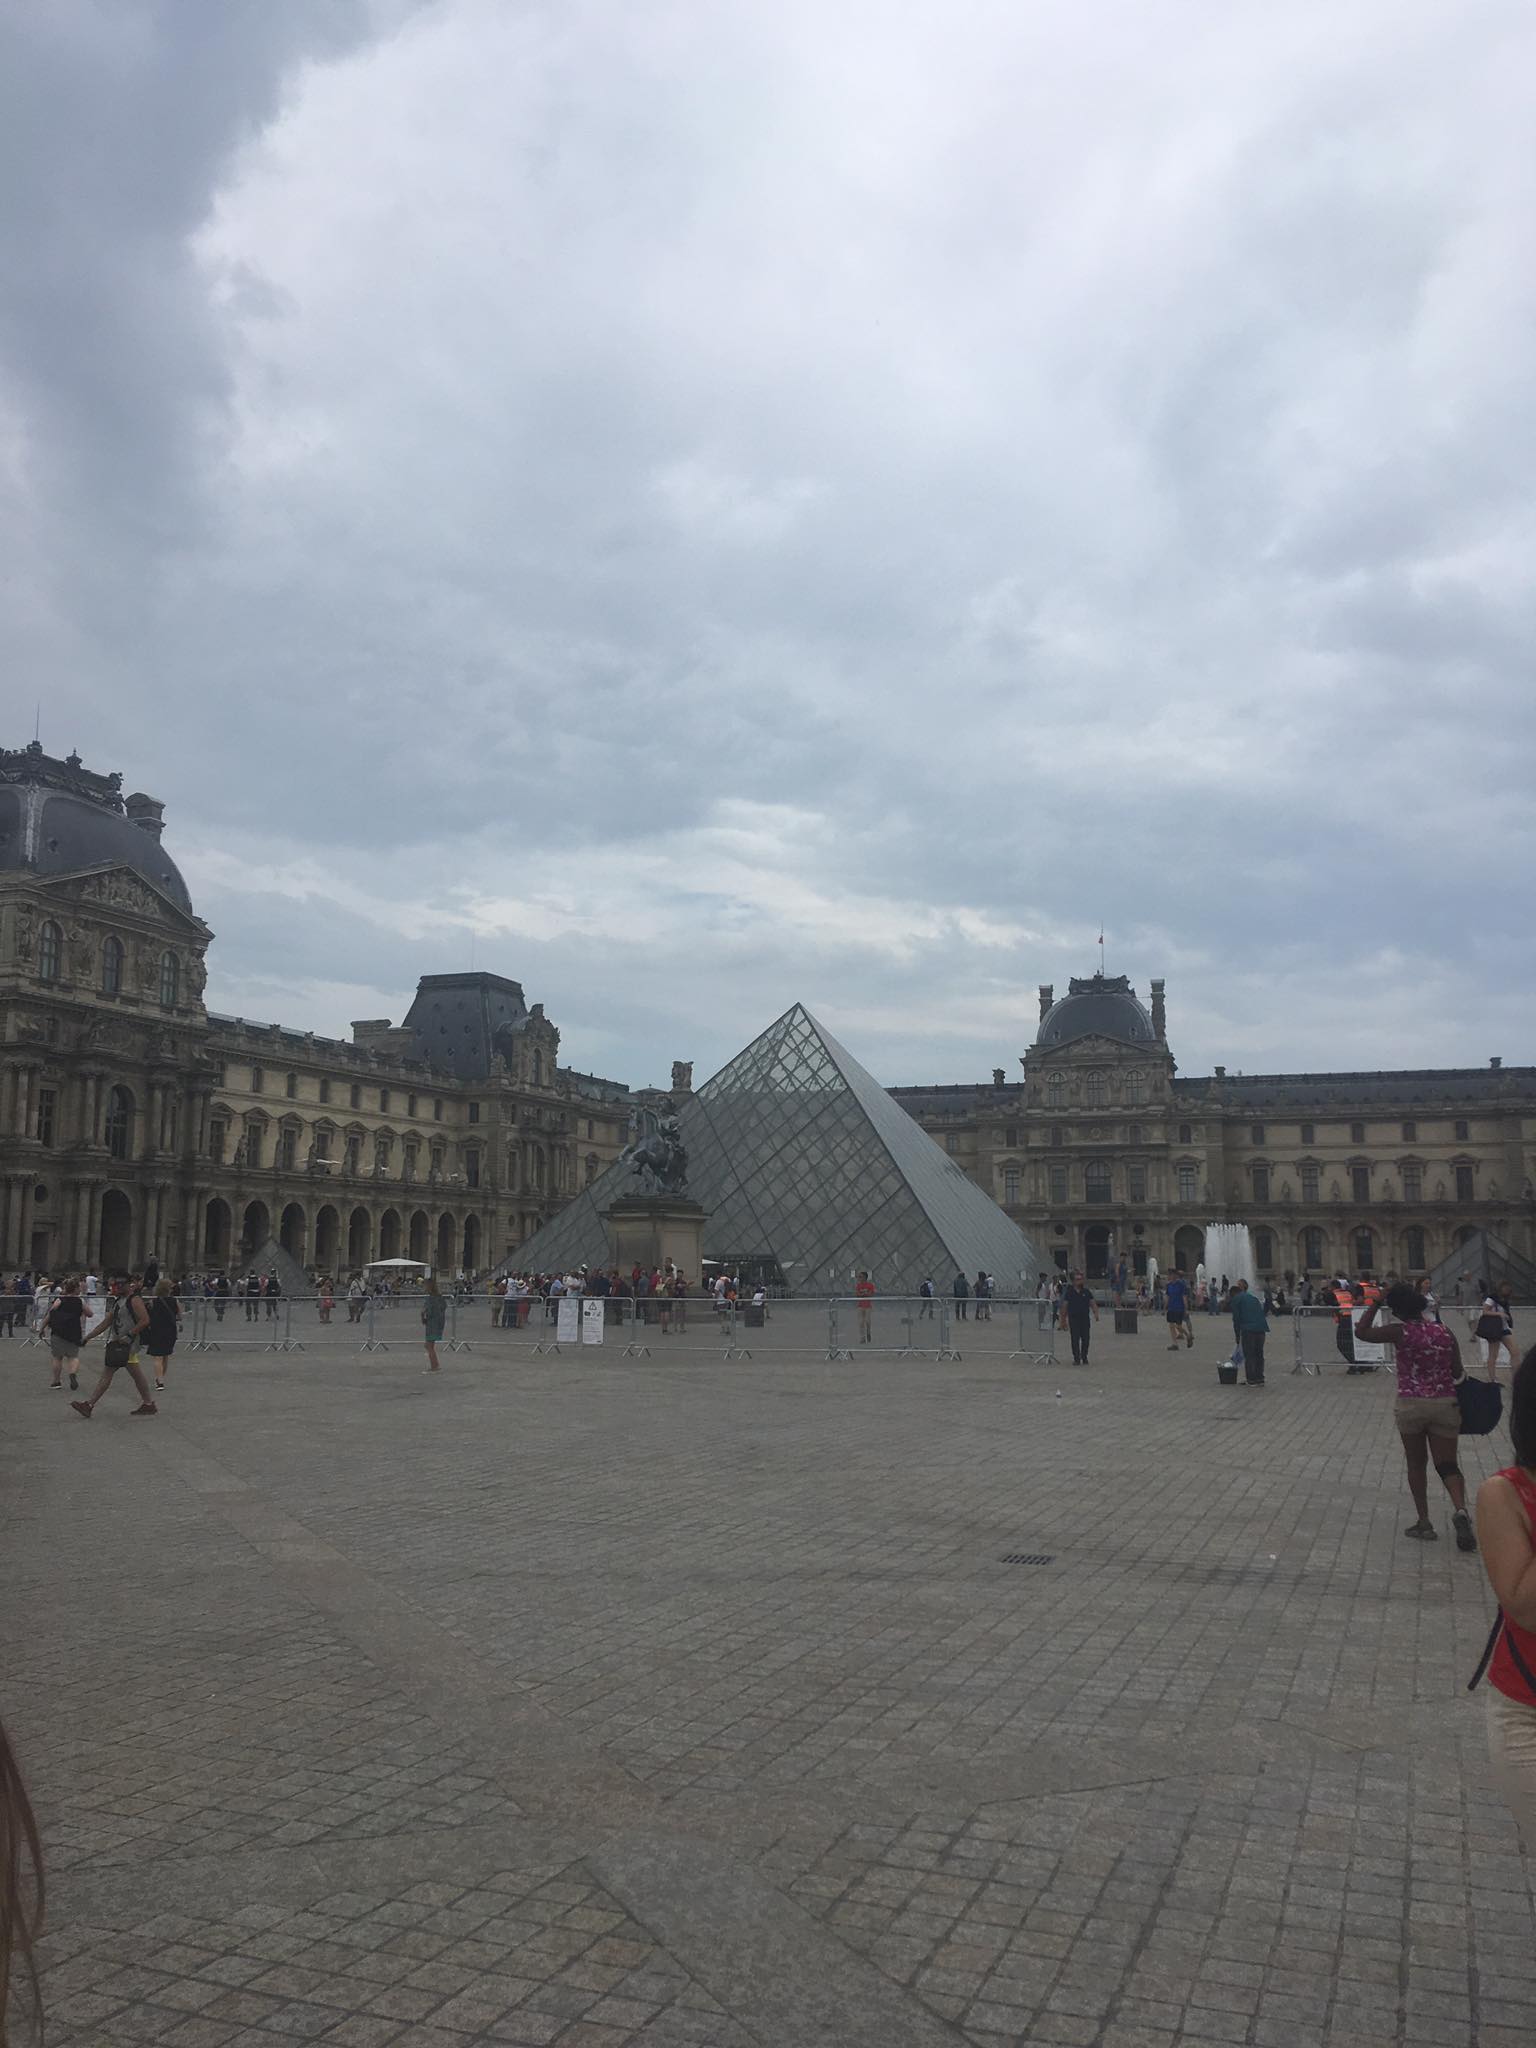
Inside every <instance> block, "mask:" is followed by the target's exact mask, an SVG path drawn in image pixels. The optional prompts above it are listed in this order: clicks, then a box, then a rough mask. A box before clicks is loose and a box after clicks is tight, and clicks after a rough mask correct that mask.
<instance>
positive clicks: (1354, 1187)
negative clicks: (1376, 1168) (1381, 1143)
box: [1349, 1166, 1371, 1202]
mask: <svg viewBox="0 0 1536 2048" xmlns="http://www.w3.org/2000/svg"><path fill="white" fill-rule="evenodd" d="M1349 1185H1350V1190H1351V1192H1352V1194H1353V1196H1354V1199H1355V1200H1356V1201H1357V1202H1368V1201H1369V1200H1370V1199H1371V1169H1370V1168H1369V1167H1368V1166H1352V1167H1351V1168H1350V1169H1349Z"/></svg>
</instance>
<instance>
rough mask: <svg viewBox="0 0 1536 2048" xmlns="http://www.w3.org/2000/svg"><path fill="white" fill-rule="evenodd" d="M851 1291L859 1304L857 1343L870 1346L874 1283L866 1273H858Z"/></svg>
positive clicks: (871, 1340)
mask: <svg viewBox="0 0 1536 2048" xmlns="http://www.w3.org/2000/svg"><path fill="white" fill-rule="evenodd" d="M853 1291H854V1293H855V1295H857V1297H858V1303H859V1342H860V1343H861V1344H872V1343H873V1342H874V1338H873V1337H872V1335H871V1334H870V1320H871V1307H872V1304H873V1302H874V1299H875V1283H874V1281H873V1280H871V1279H870V1277H869V1275H868V1274H867V1273H860V1275H859V1277H858V1279H857V1280H856V1281H855V1283H854V1289H853Z"/></svg>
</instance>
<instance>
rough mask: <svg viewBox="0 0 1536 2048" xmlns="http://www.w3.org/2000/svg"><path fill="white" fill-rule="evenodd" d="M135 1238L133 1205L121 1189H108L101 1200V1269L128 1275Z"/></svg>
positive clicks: (105, 1271) (106, 1271)
mask: <svg viewBox="0 0 1536 2048" xmlns="http://www.w3.org/2000/svg"><path fill="white" fill-rule="evenodd" d="M132 1236H133V1204H132V1202H130V1201H129V1199H128V1197H127V1196H126V1195H125V1194H124V1193H123V1191H122V1189H121V1188H108V1189H107V1190H106V1191H105V1193H104V1194H103V1195H102V1198H101V1269H102V1271H103V1272H104V1273H126V1272H127V1270H128V1255H129V1244H130V1241H131V1239H132Z"/></svg>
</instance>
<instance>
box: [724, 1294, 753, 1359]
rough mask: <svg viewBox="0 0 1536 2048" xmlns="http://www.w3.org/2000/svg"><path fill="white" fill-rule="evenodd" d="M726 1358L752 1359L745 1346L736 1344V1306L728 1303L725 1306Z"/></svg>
mask: <svg viewBox="0 0 1536 2048" xmlns="http://www.w3.org/2000/svg"><path fill="white" fill-rule="evenodd" d="M725 1356H726V1357H727V1358H728V1359H729V1358H750V1357H751V1356H752V1354H751V1352H750V1351H749V1350H748V1349H747V1347H746V1345H745V1344H738V1343H737V1342H736V1304H735V1302H734V1301H728V1302H727V1303H726V1305H725Z"/></svg>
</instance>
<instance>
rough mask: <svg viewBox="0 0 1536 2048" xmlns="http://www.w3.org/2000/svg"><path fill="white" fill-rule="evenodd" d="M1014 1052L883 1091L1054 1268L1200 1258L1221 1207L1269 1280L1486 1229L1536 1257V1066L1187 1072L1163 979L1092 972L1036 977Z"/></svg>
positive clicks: (1431, 1260) (1401, 1268)
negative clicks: (953, 1079) (966, 1073)
mask: <svg viewBox="0 0 1536 2048" xmlns="http://www.w3.org/2000/svg"><path fill="white" fill-rule="evenodd" d="M1021 1064H1022V1066H1023V1069H1024V1078H1023V1079H1022V1081H1010V1080H1009V1079H1008V1077H1007V1074H1006V1072H1005V1071H1004V1070H1003V1069H1002V1068H997V1069H995V1070H994V1072H993V1076H992V1082H991V1085H990V1086H989V1085H987V1084H985V1083H981V1084H975V1085H973V1084H968V1083H961V1084H959V1085H953V1086H940V1087H933V1088H895V1089H893V1090H892V1091H891V1092H892V1094H893V1095H894V1096H895V1098H896V1100H897V1101H898V1102H900V1103H901V1104H902V1105H903V1107H904V1108H905V1109H906V1110H907V1111H908V1112H909V1113H910V1114H911V1115H912V1116H914V1117H915V1118H916V1119H917V1121H918V1122H919V1123H920V1124H921V1125H922V1126H923V1128H924V1129H925V1130H926V1131H928V1132H929V1133H930V1134H931V1135H932V1136H933V1137H934V1138H936V1139H937V1140H938V1142H939V1143H940V1144H941V1145H943V1146H944V1147H945V1149H946V1150H947V1151H948V1152H949V1153H950V1154H951V1156H952V1157H953V1158H954V1159H955V1160H956V1161H957V1163H958V1164H959V1165H961V1166H962V1167H964V1169H965V1171H966V1172H967V1173H968V1174H970V1176H971V1177H972V1179H973V1180H975V1181H977V1182H978V1183H979V1184H980V1185H981V1186H982V1187H984V1188H985V1189H986V1190H987V1192H988V1193H989V1194H991V1195H992V1196H993V1198H994V1199H995V1200H996V1201H997V1202H999V1203H1000V1204H1001V1205H1002V1207H1003V1208H1004V1209H1006V1210H1007V1212H1008V1214H1009V1215H1010V1216H1011V1217H1013V1218H1014V1220H1015V1221H1016V1222H1017V1223H1018V1224H1019V1225H1020V1227H1021V1228H1022V1229H1023V1230H1024V1231H1025V1232H1026V1234H1027V1235H1028V1236H1029V1237H1030V1238H1032V1239H1033V1241H1034V1243H1035V1245H1036V1247H1037V1249H1038V1250H1039V1252H1040V1256H1041V1258H1042V1260H1043V1261H1045V1262H1047V1263H1049V1262H1051V1261H1053V1260H1054V1262H1055V1263H1056V1264H1057V1265H1059V1266H1061V1267H1064V1268H1077V1267H1079V1266H1081V1267H1083V1268H1084V1269H1085V1270H1086V1271H1087V1272H1088V1273H1089V1274H1090V1275H1095V1276H1096V1275H1099V1274H1102V1273H1103V1272H1104V1271H1105V1268H1106V1265H1107V1263H1108V1261H1109V1259H1110V1258H1111V1257H1112V1256H1113V1255H1117V1254H1119V1253H1121V1252H1123V1253H1124V1254H1125V1255H1126V1258H1127V1260H1128V1262H1129V1264H1130V1266H1131V1269H1132V1270H1133V1271H1135V1272H1138V1273H1140V1272H1144V1271H1145V1270H1146V1267H1147V1263H1148V1260H1149V1259H1155V1260H1156V1262H1157V1264H1158V1266H1159V1268H1160V1269H1161V1270H1163V1271H1167V1270H1168V1269H1169V1268H1170V1267H1172V1266H1175V1265H1182V1266H1184V1267H1186V1268H1188V1269H1191V1270H1192V1269H1193V1267H1194V1265H1195V1264H1196V1263H1197V1261H1198V1260H1199V1258H1200V1255H1201V1251H1202V1249H1203V1244H1204V1226H1205V1225H1206V1224H1207V1223H1221V1222H1232V1223H1246V1224H1248V1225H1249V1227H1250V1229H1251V1230H1252V1232H1253V1242H1254V1251H1255V1259H1256V1263H1257V1265H1258V1267H1259V1270H1260V1272H1261V1273H1262V1274H1264V1275H1266V1276H1271V1277H1279V1276H1282V1275H1284V1274H1287V1273H1289V1274H1292V1275H1298V1274H1301V1273H1311V1274H1312V1275H1314V1276H1317V1275H1319V1274H1321V1273H1323V1272H1324V1271H1327V1272H1333V1271H1336V1270H1338V1268H1340V1267H1341V1266H1342V1267H1345V1268H1348V1269H1349V1270H1350V1271H1352V1272H1359V1271H1367V1272H1375V1273H1388V1272H1398V1273H1404V1272H1423V1271H1427V1270H1428V1269H1429V1268H1430V1267H1431V1266H1433V1265H1435V1264H1436V1263H1437V1262H1438V1261H1439V1260H1440V1259H1442V1258H1444V1257H1446V1256H1448V1255H1449V1254H1450V1253H1451V1251H1452V1250H1453V1249H1454V1248H1455V1246H1456V1245H1458V1244H1459V1243H1461V1242H1462V1241H1463V1239H1465V1238H1466V1237H1469V1236H1470V1235H1471V1234H1472V1233H1473V1231H1475V1230H1478V1229H1486V1230H1489V1231H1492V1232H1493V1233H1494V1234H1495V1235H1497V1236H1499V1237H1502V1238H1503V1239H1504V1240H1505V1241H1506V1242H1507V1243H1509V1244H1511V1245H1513V1246H1514V1247H1515V1248H1516V1249H1517V1250H1520V1251H1523V1252H1525V1253H1526V1254H1527V1255H1528V1256H1530V1255H1536V1189H1533V1185H1532V1183H1533V1176H1536V1068H1533V1067H1505V1066H1502V1065H1501V1064H1500V1063H1499V1062H1498V1061H1494V1062H1492V1063H1491V1064H1490V1065H1489V1066H1488V1067H1483V1068H1442V1069H1425V1070H1421V1071H1416V1072H1400V1073H1358V1074H1229V1073H1228V1072H1227V1071H1226V1069H1225V1068H1224V1067H1217V1069H1216V1071H1215V1073H1214V1074H1212V1075H1210V1076H1209V1077H1202V1078H1198V1079H1183V1078H1180V1077H1179V1076H1178V1074H1177V1071H1176V1062H1175V1060H1174V1057H1173V1054H1172V1052H1171V1050H1170V1048H1169V1044H1168V1036H1167V1026H1166V1010H1165V1000H1164V986H1163V983H1162V982H1160V981H1154V982H1153V983H1152V988H1151V1005H1150V1008H1146V1007H1144V1006H1143V1005H1142V1004H1141V1003H1140V1002H1139V1001H1138V1000H1137V999H1136V997H1135V995H1134V993H1133V991H1132V990H1131V988H1130V985H1129V983H1128V982H1126V981H1125V980H1124V979H1123V978H1122V977H1105V976H1103V975H1093V976H1090V977H1087V978H1085V979H1083V980H1074V981H1073V982H1072V983H1071V985H1070V988H1069V990H1068V993H1067V995H1066V996H1065V997H1063V998H1062V999H1061V1000H1060V1001H1059V1002H1058V1001H1057V1000H1056V999H1055V994H1054V991H1053V990H1052V989H1051V988H1049V987H1044V988H1042V989H1041V991H1040V1024H1039V1035H1038V1036H1037V1039H1036V1042H1035V1043H1034V1044H1033V1045H1032V1046H1031V1047H1030V1048H1029V1050H1028V1051H1027V1052H1026V1053H1025V1054H1024V1056H1023V1059H1022V1062H1021Z"/></svg>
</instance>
